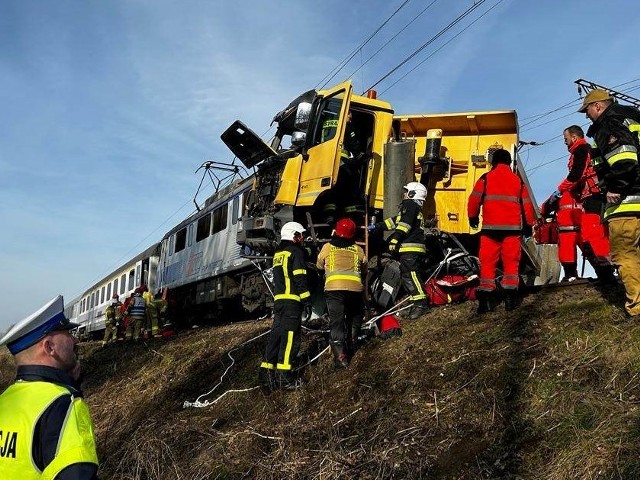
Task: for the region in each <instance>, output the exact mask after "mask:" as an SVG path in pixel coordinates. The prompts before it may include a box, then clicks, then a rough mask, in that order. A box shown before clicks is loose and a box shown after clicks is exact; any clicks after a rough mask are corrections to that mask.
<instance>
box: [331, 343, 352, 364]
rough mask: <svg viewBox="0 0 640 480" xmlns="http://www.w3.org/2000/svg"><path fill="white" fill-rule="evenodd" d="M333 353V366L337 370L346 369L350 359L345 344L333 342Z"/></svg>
mask: <svg viewBox="0 0 640 480" xmlns="http://www.w3.org/2000/svg"><path fill="white" fill-rule="evenodd" d="M331 351H332V352H333V366H334V367H336V368H346V367H348V366H349V357H348V356H347V349H346V348H345V345H344V343H343V342H333V341H332V342H331Z"/></svg>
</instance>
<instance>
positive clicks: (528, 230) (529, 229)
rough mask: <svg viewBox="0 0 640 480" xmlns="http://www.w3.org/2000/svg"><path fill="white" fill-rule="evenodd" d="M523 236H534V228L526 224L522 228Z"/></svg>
mask: <svg viewBox="0 0 640 480" xmlns="http://www.w3.org/2000/svg"><path fill="white" fill-rule="evenodd" d="M522 235H524V236H525V237H527V238H528V237H530V236H531V235H533V227H532V226H531V225H526V224H525V226H524V227H522Z"/></svg>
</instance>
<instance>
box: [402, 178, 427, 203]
mask: <svg viewBox="0 0 640 480" xmlns="http://www.w3.org/2000/svg"><path fill="white" fill-rule="evenodd" d="M402 188H404V189H405V190H406V191H407V197H409V198H410V199H411V200H421V201H424V199H425V198H427V187H425V186H424V185H423V184H421V183H420V182H409V183H407V184H406V185H405V186H404V187H402Z"/></svg>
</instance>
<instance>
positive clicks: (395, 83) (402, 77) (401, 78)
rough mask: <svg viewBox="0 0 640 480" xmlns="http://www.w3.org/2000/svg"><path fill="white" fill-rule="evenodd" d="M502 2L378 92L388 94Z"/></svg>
mask: <svg viewBox="0 0 640 480" xmlns="http://www.w3.org/2000/svg"><path fill="white" fill-rule="evenodd" d="M503 1H504V0H498V2H496V3H495V4H494V5H493V6H492V7H490V8H489V9H487V10H486V11H485V12H484V13H483V14H482V15H480V16H479V17H478V18H476V19H475V20H473V21H472V22H471V23H470V24H469V25H467V26H466V27H464V28H463V29H462V30H461V31H459V32H458V33H456V34H455V35H454V36H453V37H451V38H450V39H449V40H447V41H446V42H445V43H444V44H442V45H441V46H440V47H438V48H437V49H436V50H434V51H433V52H432V53H431V54H430V55H429V56H427V57H426V58H425V59H424V60H422V61H421V62H420V63H418V64H417V65H415V66H414V67H413V68H411V69H410V70H409V71H407V72H406V73H405V74H404V75H402V76H401V77H400V78H398V79H397V80H396V81H395V82H393V83H392V84H391V85H389V86H388V87H387V88H385V89H384V90H382V91H381V92H380V94H384V93H386V92H388V91H389V90H391V88H392V87H394V86H395V85H397V84H398V83H399V82H400V81H402V80H404V79H405V78H406V77H407V76H408V75H409V74H411V73H412V72H413V71H414V70H416V69H417V68H418V67H419V66H420V65H422V64H423V63H424V62H426V61H427V60H429V59H430V58H431V57H433V56H434V55H435V54H436V53H438V52H439V51H440V50H442V49H443V48H444V47H446V46H447V45H449V44H450V43H451V42H452V41H454V40H455V39H456V38H458V37H459V36H460V35H462V34H463V33H464V32H465V31H466V30H468V29H469V28H470V27H471V26H473V25H474V24H475V23H476V22H478V21H479V20H480V19H481V18H482V17H484V16H485V15H487V14H488V13H489V12H490V11H491V10H493V9H494V8H496V7H497V6H498V5H499V4H501V3H502V2H503Z"/></svg>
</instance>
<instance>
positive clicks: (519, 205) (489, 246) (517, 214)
mask: <svg viewBox="0 0 640 480" xmlns="http://www.w3.org/2000/svg"><path fill="white" fill-rule="evenodd" d="M491 165H492V168H491V170H490V171H489V172H487V173H485V174H483V175H482V176H481V177H480V178H479V179H478V181H477V182H476V184H475V186H474V187H473V191H472V192H471V195H470V196H469V202H468V205H467V213H468V215H469V225H470V226H471V228H478V226H479V223H480V219H479V217H480V208H481V207H482V231H481V233H480V253H479V257H480V284H479V285H478V288H477V289H476V295H477V297H478V313H479V314H482V313H486V312H488V311H491V310H493V309H494V308H495V307H497V306H498V305H499V303H500V299H499V297H498V296H497V295H496V267H497V266H498V261H499V260H501V261H502V270H503V272H504V273H503V275H502V279H501V281H500V285H501V287H502V289H503V291H504V295H505V310H507V311H511V310H513V309H514V308H516V307H517V306H518V302H519V297H518V285H519V283H520V276H519V274H518V266H519V264H520V254H521V239H522V234H523V233H525V234H527V235H530V234H531V230H532V226H533V224H534V222H535V212H534V210H533V205H532V204H531V199H530V198H529V192H528V191H527V188H526V186H525V185H524V183H523V182H522V179H521V178H520V177H519V176H518V175H516V174H515V173H513V171H512V170H511V167H510V165H511V154H510V153H509V152H508V151H506V150H503V149H499V150H496V151H495V152H494V153H493V158H492V160H491Z"/></svg>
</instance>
